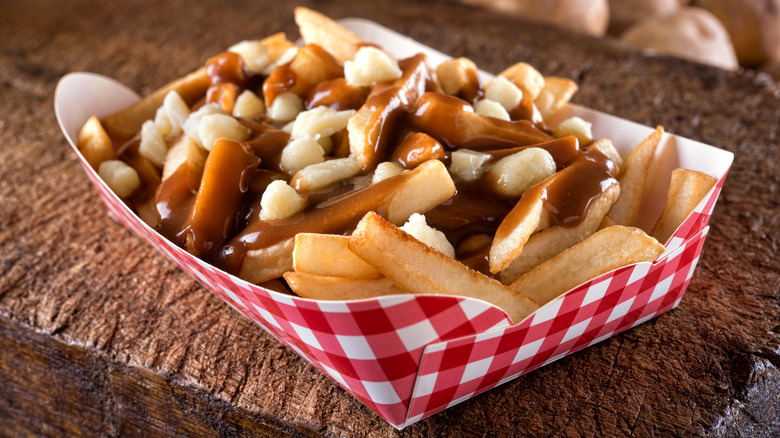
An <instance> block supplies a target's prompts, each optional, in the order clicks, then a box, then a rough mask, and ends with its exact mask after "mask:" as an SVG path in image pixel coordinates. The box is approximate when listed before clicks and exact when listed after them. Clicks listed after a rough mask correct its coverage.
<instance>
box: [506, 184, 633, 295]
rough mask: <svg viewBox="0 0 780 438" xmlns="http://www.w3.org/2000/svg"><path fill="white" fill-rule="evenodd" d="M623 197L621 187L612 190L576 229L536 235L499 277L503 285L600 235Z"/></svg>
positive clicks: (560, 228)
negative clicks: (593, 235)
mask: <svg viewBox="0 0 780 438" xmlns="http://www.w3.org/2000/svg"><path fill="white" fill-rule="evenodd" d="M619 194H620V186H619V185H618V184H614V185H612V186H610V187H609V188H608V189H607V190H606V191H605V192H604V193H602V194H601V196H599V197H598V199H596V200H594V201H592V202H591V205H590V206H589V207H588V213H587V215H586V216H585V218H584V219H583V220H582V222H580V223H579V225H577V226H576V227H571V228H569V227H563V226H560V225H558V226H553V227H550V228H548V229H546V230H543V231H541V232H539V233H536V234H534V235H532V236H531V237H530V238H529V239H528V242H527V243H526V244H525V245H524V246H523V252H522V253H520V255H519V256H518V257H517V258H516V259H515V260H514V261H512V264H511V265H509V267H508V268H506V269H505V270H503V271H501V272H500V273H499V278H500V280H501V282H502V283H504V284H509V283H512V282H513V281H515V280H517V279H518V278H520V276H522V275H523V274H525V273H526V272H528V271H530V270H531V269H533V268H535V267H536V266H538V265H540V264H542V263H544V262H546V261H547V260H549V259H551V258H553V257H554V256H555V255H556V254H558V253H560V252H561V251H563V250H565V249H566V248H568V247H570V246H572V245H575V244H577V243H579V242H581V241H582V240H583V239H585V238H586V237H588V236H590V235H591V234H593V233H594V232H596V230H597V229H598V227H599V224H600V223H601V222H602V220H603V219H604V218H605V217H606V216H605V214H607V211H609V208H610V207H611V206H612V204H614V203H615V201H616V200H617V198H618V195H619Z"/></svg>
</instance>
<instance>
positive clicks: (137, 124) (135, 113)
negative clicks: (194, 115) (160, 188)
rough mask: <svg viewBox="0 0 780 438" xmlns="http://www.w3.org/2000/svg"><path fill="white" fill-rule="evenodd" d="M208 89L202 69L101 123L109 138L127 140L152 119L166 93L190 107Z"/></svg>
mask: <svg viewBox="0 0 780 438" xmlns="http://www.w3.org/2000/svg"><path fill="white" fill-rule="evenodd" d="M208 87H209V77H208V75H206V68H205V67H202V68H200V69H198V70H196V71H195V72H193V73H190V74H188V75H187V76H184V77H183V78H180V79H177V80H175V81H173V82H171V83H169V84H167V85H165V86H164V87H162V88H160V89H158V90H157V91H155V92H153V93H152V94H150V95H148V96H146V97H144V98H143V99H141V100H140V101H138V102H137V103H136V104H135V105H133V106H131V107H130V108H128V109H126V110H124V111H120V112H118V113H115V114H112V115H110V116H106V117H104V118H103V119H102V120H101V122H103V126H104V127H105V128H106V132H107V133H108V134H109V135H110V136H111V138H119V139H128V138H131V137H133V136H134V135H135V134H136V133H137V132H138V131H139V130H140V129H141V125H142V124H143V123H144V122H145V121H147V120H150V119H153V118H154V114H155V112H156V111H157V108H159V107H160V105H162V103H163V100H165V96H166V95H167V94H168V92H170V91H176V92H177V93H179V95H180V96H181V97H182V99H184V101H185V102H186V103H187V105H190V106H192V104H193V103H195V101H196V100H198V99H200V98H201V97H202V96H203V95H205V94H206V90H207V89H208Z"/></svg>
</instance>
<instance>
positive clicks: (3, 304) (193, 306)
mask: <svg viewBox="0 0 780 438" xmlns="http://www.w3.org/2000/svg"><path fill="white" fill-rule="evenodd" d="M304 3H305V4H306V5H307V6H310V7H313V8H315V9H317V10H320V11H322V12H324V13H326V14H328V15H331V16H333V17H336V18H340V17H347V16H359V17H364V18H368V19H372V20H374V21H377V22H379V23H381V24H384V25H386V26H388V27H391V28H394V29H396V30H398V31H400V32H401V33H404V34H406V35H409V36H411V37H412V38H415V39H417V40H419V41H421V42H423V43H425V44H428V45H431V46H433V47H435V48H437V49H439V50H441V51H444V52H446V53H450V54H452V55H454V56H467V57H469V58H471V59H473V60H474V61H475V62H477V64H478V65H480V66H481V67H482V68H485V69H486V70H489V71H493V72H497V71H501V70H502V69H503V68H505V67H506V66H507V65H509V64H511V63H514V62H515V61H519V60H524V61H526V62H529V63H531V64H533V65H535V66H536V67H537V68H538V69H539V70H540V71H542V72H543V73H544V74H546V75H557V76H565V77H569V78H573V79H575V80H576V81H577V82H578V83H579V85H580V91H579V92H578V94H577V95H575V102H577V103H580V104H584V105H587V106H590V107H593V108H595V109H598V110H602V111H606V112H610V113H613V114H616V115H618V116H621V117H625V118H628V119H631V120H635V121H637V122H640V123H643V124H646V125H650V126H655V125H658V124H660V125H663V126H664V127H665V128H666V130H667V131H670V132H673V133H676V134H680V135H683V136H686V137H690V138H693V139H696V140H700V141H703V142H706V143H710V144H713V145H716V146H719V147H722V148H724V149H727V150H730V151H732V152H734V153H735V154H736V160H735V163H734V166H733V167H732V169H731V171H730V175H729V177H728V180H727V182H726V186H725V189H724V191H723V194H722V195H721V200H720V201H719V204H718V206H717V207H716V209H715V215H714V216H713V219H712V221H711V226H712V229H711V231H710V235H709V238H708V240H707V242H706V244H705V246H704V250H703V253H702V258H701V260H700V262H699V267H698V269H697V271H696V274H695V275H694V277H693V280H692V281H691V284H690V286H689V288H688V292H687V294H686V296H685V297H684V299H683V300H682V302H681V304H680V306H679V307H678V308H677V309H676V310H674V311H672V312H670V313H667V314H665V315H663V316H661V317H659V318H657V319H655V320H652V321H650V322H647V323H645V324H643V325H641V326H639V327H637V328H635V329H633V330H631V331H629V332H626V333H624V334H621V335H619V336H616V337H614V338H611V339H609V340H607V341H604V342H602V343H601V344H598V345H596V346H593V347H591V348H588V349H586V350H584V351H582V352H579V353H577V354H575V355H573V356H571V357H568V358H565V359H563V360H560V361H558V362H556V363H554V364H551V365H549V366H546V367H544V368H542V369H540V370H537V371H535V372H533V373H531V374H530V375H527V376H524V377H521V378H519V379H517V380H515V381H512V382H510V383H507V384H505V385H503V386H501V387H499V388H496V389H494V390H491V391H489V392H487V393H485V394H483V395H480V396H477V397H475V398H474V399H472V400H469V401H466V402H464V403H461V404H459V405H457V406H455V407H452V408H450V409H448V410H446V411H444V412H443V413H441V414H438V415H436V416H434V417H432V418H430V419H427V420H424V421H422V422H420V423H418V424H416V425H414V426H412V427H409V428H407V429H405V430H404V431H402V432H397V431H395V429H393V428H392V427H391V426H389V425H387V424H386V423H384V422H383V421H382V420H381V419H380V418H379V417H377V416H376V415H374V414H373V413H372V412H371V411H370V410H368V409H367V408H365V407H364V406H363V405H361V404H360V403H359V402H358V401H356V400H355V399H354V398H352V397H351V396H349V395H348V394H346V393H345V392H344V391H342V390H340V389H339V388H338V387H337V386H336V385H335V384H333V383H332V382H331V381H329V380H328V379H327V378H325V377H324V376H323V375H321V374H320V373H318V372H317V371H316V370H314V369H313V368H312V367H311V366H309V365H307V364H306V363H305V362H304V361H303V360H301V359H300V358H298V357H297V356H296V355H295V354H293V353H292V352H290V351H289V350H287V349H285V348H284V347H282V346H281V345H280V344H279V343H278V342H276V341H275V340H274V339H273V338H271V337H270V336H268V335H266V334H265V333H264V332H262V331H261V330H260V329H258V328H257V327H255V326H254V325H252V324H251V323H250V322H249V321H248V320H245V319H243V318H242V317H241V316H240V315H238V314H237V313H236V312H234V311H232V310H231V309H230V308H229V307H228V306H227V305H225V304H224V303H223V302H221V301H220V300H219V299H217V298H216V297H214V296H213V295H211V294H210V293H209V292H208V291H206V290H205V289H203V288H202V287H200V286H199V285H198V284H197V283H196V282H195V281H193V280H191V279H190V278H188V277H187V276H186V275H185V274H184V273H182V272H180V271H179V270H178V269H177V268H175V267H174V266H173V265H172V264H171V263H168V262H167V261H165V260H164V259H163V258H162V257H161V256H159V255H157V254H155V253H154V252H153V251H152V250H151V248H150V247H148V246H147V245H146V244H145V243H143V242H142V241H140V240H139V239H137V238H135V237H133V236H132V235H130V234H129V233H128V232H127V231H125V230H124V229H123V228H122V227H120V226H119V225H118V224H116V223H115V222H113V221H112V220H111V219H110V218H108V217H107V215H106V214H105V210H104V208H103V206H102V204H101V202H100V200H99V198H98V196H97V195H96V192H95V190H94V189H93V188H92V187H91V186H90V184H89V182H88V180H87V178H86V176H85V175H84V174H83V171H82V170H81V168H80V166H79V164H78V163H77V162H76V160H75V155H74V154H73V152H72V151H71V150H70V148H69V146H68V145H67V144H66V142H65V140H64V139H63V137H62V136H61V134H60V132H59V129H58V127H57V124H56V121H55V119H54V115H53V111H52V107H53V102H52V95H53V91H54V87H55V85H56V82H57V80H58V79H59V78H60V77H61V76H62V75H64V74H66V73H68V72H70V71H79V70H83V71H92V72H96V73H101V74H105V75H108V76H112V77H114V78H117V79H118V80H120V81H122V82H124V83H126V84H127V85H129V86H130V87H131V88H133V89H135V90H138V91H139V92H141V93H147V92H149V91H151V90H153V89H155V88H156V87H158V86H159V85H161V84H163V83H165V82H167V81H169V80H171V79H174V78H176V77H179V76H181V75H183V74H185V73H187V72H189V71H192V70H194V69H195V68H197V67H199V66H200V65H202V64H203V63H204V62H205V60H206V59H207V58H208V57H209V56H211V55H214V54H216V53H218V52H220V51H221V50H223V49H224V48H226V47H228V46H230V45H231V44H233V43H235V42H237V41H240V40H242V39H247V38H258V37H262V36H266V35H269V34H271V33H274V32H277V31H285V32H288V33H289V34H290V36H291V37H296V36H297V31H296V30H295V26H294V22H293V15H292V9H293V7H294V6H296V5H297V3H295V2H292V1H278V2H251V1H241V2H231V3H230V4H229V5H228V4H223V2H217V1H216V0H209V1H205V2H198V3H190V2H184V1H168V2H147V1H125V2H121V3H106V2H98V1H86V0H77V1H71V2H46V1H43V0H29V1H26V2H3V3H2V4H0V41H2V42H3V43H2V44H1V45H0V90H2V96H3V98H2V99H0V175H2V176H0V414H2V415H0V430H2V432H0V434H6V433H7V434H9V435H12V436H25V435H43V436H61V435H86V436H95V435H99V436H117V435H139V434H148V435H168V436H257V435H260V436H262V435H274V436H276V435H282V436H285V435H286V436H320V435H324V436H341V435H344V436H391V435H399V436H411V437H422V436H461V435H465V436H506V435H515V434H529V435H565V436H581V435H586V436H593V435H619V436H622V435H633V434H636V435H639V436H649V435H662V436H667V435H722V436H734V435H737V436H739V435H744V436H762V435H764V436H771V435H776V434H778V433H780V420H778V419H779V418H780V371H778V367H780V261H778V260H779V258H778V255H779V254H778V246H780V195H779V193H780V187H779V186H780V146H779V145H778V138H780V135H779V134H780V133H778V126H779V125H778V120H780V87H779V86H778V84H776V83H774V82H772V81H770V80H769V79H768V78H767V77H765V76H761V75H755V74H752V73H746V72H743V73H730V72H724V71H721V70H718V69H714V68H710V67H703V66H699V65H695V64H692V63H687V62H683V61H678V60H674V59H671V58H646V57H643V56H642V55H640V54H638V53H635V52H632V51H629V50H628V49H626V48H624V47H622V46H620V45H618V44H617V43H614V42H610V41H605V40H595V39H592V38H589V37H583V36H580V35H577V34H574V33H570V32H566V31H561V30H556V29H553V28H550V27H545V26H542V25H536V24H532V23H526V22H522V21H519V20H516V19H511V18H508V17H503V16H499V15H494V14H491V13H488V12H481V11H477V10H473V9H468V8H466V7H462V6H456V5H453V4H452V3H450V2H422V3H418V2H403V3H401V4H399V1H388V0H380V1H377V2H360V1H358V0H351V1H344V2H338V3H336V2H333V3H331V2H304Z"/></svg>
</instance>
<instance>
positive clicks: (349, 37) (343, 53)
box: [295, 7, 365, 65]
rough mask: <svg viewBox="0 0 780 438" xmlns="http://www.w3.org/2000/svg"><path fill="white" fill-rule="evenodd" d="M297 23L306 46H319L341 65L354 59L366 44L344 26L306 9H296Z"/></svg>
mask: <svg viewBox="0 0 780 438" xmlns="http://www.w3.org/2000/svg"><path fill="white" fill-rule="evenodd" d="M295 22H296V23H297V24H298V30H299V31H300V33H301V37H302V38H303V41H304V42H306V44H317V45H319V46H321V47H322V48H324V49H325V50H327V51H328V52H330V54H331V55H333V57H334V58H335V59H336V61H338V63H339V64H340V65H344V62H345V61H348V60H350V59H352V57H353V56H354V55H355V52H357V51H358V49H359V48H360V47H362V46H363V45H364V44H365V42H364V41H363V40H361V39H360V38H358V37H357V35H355V34H354V33H352V32H351V31H349V30H347V28H345V27H344V26H342V25H340V24H339V23H337V22H335V21H333V20H331V19H330V18H328V17H326V16H324V15H322V14H320V13H319V12H315V11H312V10H311V9H308V8H304V7H297V8H295Z"/></svg>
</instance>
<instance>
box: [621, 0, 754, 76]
mask: <svg viewBox="0 0 780 438" xmlns="http://www.w3.org/2000/svg"><path fill="white" fill-rule="evenodd" d="M620 39H621V40H623V42H624V43H626V44H628V45H630V46H632V47H636V48H638V49H647V50H650V51H652V52H655V53H658V54H662V55H671V56H677V57H679V58H684V59H688V60H691V61H695V62H699V63H702V64H708V65H712V66H715V67H720V68H723V69H726V70H736V69H737V68H738V67H739V65H738V64H737V56H736V54H735V53H734V47H733V46H732V44H731V40H730V39H729V35H728V32H726V29H725V27H723V24H721V22H720V21H718V19H717V18H716V17H715V16H714V15H712V14H711V13H709V12H707V11H706V10H704V9H701V8H694V7H688V8H682V9H680V10H679V11H677V12H674V13H672V14H669V15H660V16H655V17H650V18H647V19H645V20H642V21H640V22H639V23H637V24H635V25H634V26H632V27H631V28H630V29H628V30H627V31H626V32H625V33H624V34H623V35H621V37H620Z"/></svg>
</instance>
